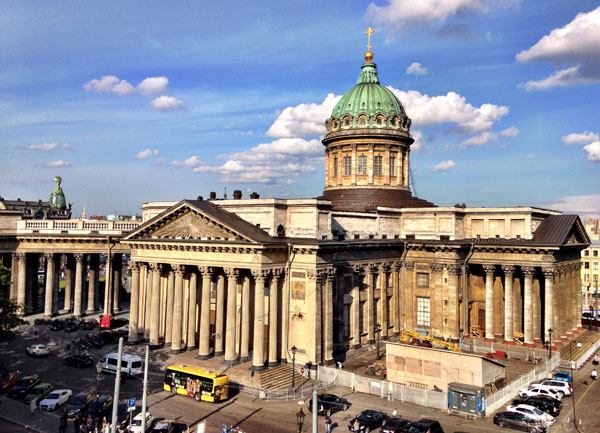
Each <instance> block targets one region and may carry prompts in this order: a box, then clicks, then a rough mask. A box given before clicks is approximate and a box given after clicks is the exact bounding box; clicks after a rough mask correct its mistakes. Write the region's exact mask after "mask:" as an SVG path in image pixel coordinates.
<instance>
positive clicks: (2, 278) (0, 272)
mask: <svg viewBox="0 0 600 433" xmlns="http://www.w3.org/2000/svg"><path fill="white" fill-rule="evenodd" d="M9 285H10V269H8V268H7V267H6V266H4V263H2V261H1V260H0V289H4V288H5V287H8V286H9ZM0 293H1V292H0Z"/></svg>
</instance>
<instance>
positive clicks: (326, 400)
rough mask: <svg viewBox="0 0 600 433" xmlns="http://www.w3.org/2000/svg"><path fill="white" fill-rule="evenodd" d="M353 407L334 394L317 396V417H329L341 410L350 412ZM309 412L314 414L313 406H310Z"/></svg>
mask: <svg viewBox="0 0 600 433" xmlns="http://www.w3.org/2000/svg"><path fill="white" fill-rule="evenodd" d="M351 405H352V404H351V403H350V402H349V401H348V400H346V399H345V398H343V397H338V396H337V395H334V394H319V395H317V415H328V414H332V413H334V412H339V411H340V410H348V408H349V407H350V406H351ZM308 410H309V411H310V412H312V404H310V405H308Z"/></svg>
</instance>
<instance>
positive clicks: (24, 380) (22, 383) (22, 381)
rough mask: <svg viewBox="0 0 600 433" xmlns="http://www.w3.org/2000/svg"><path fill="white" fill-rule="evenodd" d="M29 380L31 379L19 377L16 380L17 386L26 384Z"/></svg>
mask: <svg viewBox="0 0 600 433" xmlns="http://www.w3.org/2000/svg"><path fill="white" fill-rule="evenodd" d="M29 382H31V379H21V380H19V381H18V382H17V386H27V385H29Z"/></svg>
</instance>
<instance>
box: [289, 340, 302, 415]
mask: <svg viewBox="0 0 600 433" xmlns="http://www.w3.org/2000/svg"><path fill="white" fill-rule="evenodd" d="M296 350H298V349H297V348H296V346H292V389H293V390H294V391H295V390H296ZM300 410H302V409H300ZM298 413H300V412H298ZM298 416H299V415H298ZM298 419H300V418H298ZM302 419H303V420H304V415H302Z"/></svg>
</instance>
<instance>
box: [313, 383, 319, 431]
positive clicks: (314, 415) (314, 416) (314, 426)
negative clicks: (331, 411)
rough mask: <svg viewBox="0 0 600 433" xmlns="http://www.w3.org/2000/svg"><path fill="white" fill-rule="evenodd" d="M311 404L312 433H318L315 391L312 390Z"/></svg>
mask: <svg viewBox="0 0 600 433" xmlns="http://www.w3.org/2000/svg"><path fill="white" fill-rule="evenodd" d="M312 406H313V410H312V427H313V428H312V431H313V433H319V429H318V427H317V411H318V408H317V391H313V395H312Z"/></svg>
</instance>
